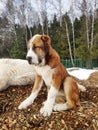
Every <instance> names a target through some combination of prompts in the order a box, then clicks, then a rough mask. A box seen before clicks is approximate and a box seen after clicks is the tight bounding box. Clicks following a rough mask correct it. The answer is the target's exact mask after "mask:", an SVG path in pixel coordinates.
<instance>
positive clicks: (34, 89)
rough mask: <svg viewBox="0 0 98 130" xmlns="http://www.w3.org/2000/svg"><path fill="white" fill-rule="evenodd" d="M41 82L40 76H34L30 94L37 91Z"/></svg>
mask: <svg viewBox="0 0 98 130" xmlns="http://www.w3.org/2000/svg"><path fill="white" fill-rule="evenodd" d="M41 82H42V77H41V76H40V75H36V77H35V82H34V86H33V89H32V92H35V91H36V90H37V89H39V86H40V83H41Z"/></svg>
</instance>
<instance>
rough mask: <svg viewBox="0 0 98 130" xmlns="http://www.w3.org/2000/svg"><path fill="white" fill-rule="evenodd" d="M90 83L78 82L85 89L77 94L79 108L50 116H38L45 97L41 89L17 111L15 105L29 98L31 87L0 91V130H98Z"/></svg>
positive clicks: (95, 94) (96, 100) (97, 98)
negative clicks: (33, 99) (79, 101)
mask: <svg viewBox="0 0 98 130" xmlns="http://www.w3.org/2000/svg"><path fill="white" fill-rule="evenodd" d="M92 77H93V76H92ZM95 77H96V76H95ZM93 80H94V78H93V79H92V78H90V79H89V80H87V81H85V82H84V81H81V82H83V83H84V84H85V86H86V88H87V90H86V92H80V100H81V107H77V108H75V109H72V110H68V111H62V112H53V113H52V114H51V116H50V117H42V116H41V115H40V113H39V110H40V108H41V106H42V102H43V101H44V100H45V99H46V96H47V93H46V87H45V86H43V89H42V91H41V92H40V93H39V95H38V97H37V99H36V100H35V102H34V103H33V104H32V105H31V106H29V107H28V108H27V109H25V110H18V106H19V104H20V103H21V102H22V101H23V100H24V99H25V98H26V97H28V96H29V95H30V92H31V90H32V86H12V87H9V88H8V89H7V90H5V91H3V92H0V130H98V87H96V86H98V80H97V82H92V81H93ZM95 80H96V79H95ZM94 85H95V86H94Z"/></svg>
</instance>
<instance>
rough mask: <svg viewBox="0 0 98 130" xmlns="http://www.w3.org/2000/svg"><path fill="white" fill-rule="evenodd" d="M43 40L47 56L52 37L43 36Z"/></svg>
mask: <svg viewBox="0 0 98 130" xmlns="http://www.w3.org/2000/svg"><path fill="white" fill-rule="evenodd" d="M41 40H42V41H43V44H44V50H45V52H46V54H48V53H49V48H50V37H49V36H48V35H42V36H41Z"/></svg>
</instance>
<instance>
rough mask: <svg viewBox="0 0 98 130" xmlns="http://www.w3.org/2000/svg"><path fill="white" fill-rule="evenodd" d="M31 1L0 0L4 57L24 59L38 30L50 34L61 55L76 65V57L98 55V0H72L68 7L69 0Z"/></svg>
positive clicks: (0, 42) (0, 48)
mask: <svg viewBox="0 0 98 130" xmlns="http://www.w3.org/2000/svg"><path fill="white" fill-rule="evenodd" d="M32 1H33V4H32V3H30V0H28V1H27V0H20V2H19V0H1V3H0V4H1V5H3V6H4V7H6V9H4V10H3V9H2V10H3V11H2V13H0V57H1V58H2V57H10V58H21V59H25V57H26V44H27V41H28V40H29V39H30V38H31V37H32V36H33V35H35V34H37V33H38V34H48V35H49V36H50V37H51V44H52V46H53V48H54V49H56V51H57V52H58V53H59V55H60V57H61V59H71V62H72V64H73V65H74V61H73V59H82V60H83V61H84V62H87V61H88V60H90V59H98V0H92V1H93V4H92V1H91V0H88V1H86V0H76V1H75V0H71V4H70V6H69V8H68V7H66V5H65V4H64V3H62V2H65V3H66V2H67V1H66V0H65V1H64V0H62V1H61V0H43V1H41V0H37V1H35V0H32ZM34 2H35V4H34ZM37 5H38V6H37ZM47 6H48V7H47ZM36 7H37V10H36ZM64 7H65V8H64ZM47 8H48V9H47ZM49 8H50V10H49ZM64 9H66V10H64ZM50 16H51V17H50ZM49 18H50V19H49Z"/></svg>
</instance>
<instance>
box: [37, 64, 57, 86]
mask: <svg viewBox="0 0 98 130" xmlns="http://www.w3.org/2000/svg"><path fill="white" fill-rule="evenodd" d="M34 68H35V70H36V72H37V73H38V74H39V75H41V76H42V79H43V80H44V82H45V84H46V85H47V87H50V85H51V81H52V74H53V72H54V70H55V69H51V67H50V66H48V65H45V66H41V67H40V66H34Z"/></svg>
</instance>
